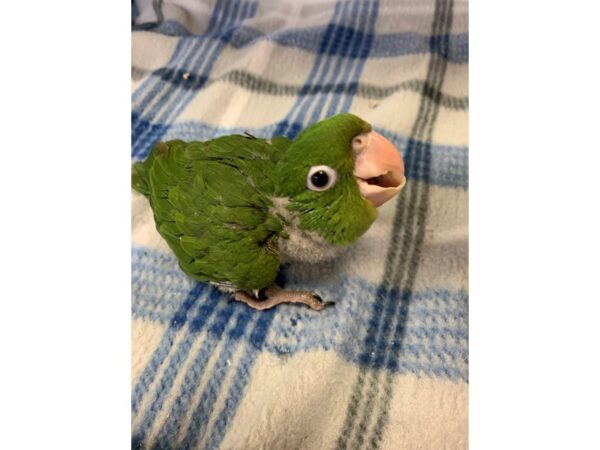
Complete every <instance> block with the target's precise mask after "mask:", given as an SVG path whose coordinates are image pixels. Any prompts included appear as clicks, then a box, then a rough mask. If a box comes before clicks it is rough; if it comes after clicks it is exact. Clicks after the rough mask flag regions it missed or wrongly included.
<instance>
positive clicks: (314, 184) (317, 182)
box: [306, 166, 337, 192]
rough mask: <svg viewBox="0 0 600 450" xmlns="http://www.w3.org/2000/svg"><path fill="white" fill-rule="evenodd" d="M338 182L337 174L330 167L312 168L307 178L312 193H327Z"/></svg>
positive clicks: (307, 184)
mask: <svg viewBox="0 0 600 450" xmlns="http://www.w3.org/2000/svg"><path fill="white" fill-rule="evenodd" d="M336 181H337V172H336V171H335V169H332V168H331V167H329V166H312V167H311V168H310V170H309V171H308V176H307V177H306V186H307V187H308V188H309V189H310V190H311V191H318V192H321V191H326V190H327V189H330V188H332V187H333V186H334V185H335V182H336Z"/></svg>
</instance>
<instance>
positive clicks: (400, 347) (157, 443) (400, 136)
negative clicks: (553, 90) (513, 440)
mask: <svg viewBox="0 0 600 450" xmlns="http://www.w3.org/2000/svg"><path fill="white" fill-rule="evenodd" d="M467 9H468V8H467V4H466V3H465V2H459V1H456V0H454V1H453V0H400V1H399V0H364V1H356V0H345V1H333V0H307V1H299V0H287V1H280V0H277V1H276V0H261V1H251V0H223V1H214V0H210V1H208V0H202V1H200V0H194V1H192V0H168V1H167V0H163V1H161V0H158V1H157V0H135V2H134V3H133V4H132V11H133V19H132V20H133V27H132V28H133V31H132V64H133V66H132V162H134V161H138V160H141V159H143V158H144V157H145V156H146V155H147V154H148V152H149V150H150V149H151V147H152V146H153V144H154V143H156V142H157V141H159V140H169V139H176V138H177V139H184V140H208V139H211V138H214V137H217V136H221V135H226V134H232V133H244V132H249V133H251V134H253V135H255V136H258V137H264V138H268V137H271V136H273V135H284V136H288V137H291V138H293V137H294V136H295V135H296V134H297V133H298V132H299V130H301V129H303V128H305V127H306V126H307V125H309V124H311V123H314V122H316V121H318V120H320V119H322V118H324V117H327V116H331V115H333V114H336V113H339V112H342V111H349V112H352V113H354V114H356V115H358V116H360V117H363V118H364V119H365V120H367V121H368V122H370V123H371V124H373V126H374V128H375V129H376V130H377V131H379V132H380V133H381V134H383V135H384V136H386V137H387V138H388V139H390V140H391V141H392V142H393V143H394V144H395V145H396V146H397V147H398V149H400V151H401V152H402V154H403V157H404V161H405V165H406V175H407V179H408V183H407V186H406V188H405V189H404V191H403V192H402V193H401V194H400V195H399V196H397V198H396V199H395V200H393V201H391V202H388V203H387V204H386V205H384V206H383V207H381V208H380V211H379V217H378V219H377V221H376V222H375V224H374V225H373V226H372V228H371V229H370V230H369V231H368V232H367V233H366V234H365V235H364V237H363V238H361V239H360V241H359V242H358V243H357V244H356V245H354V246H353V247H352V249H351V250H349V251H348V252H347V253H345V254H344V256H343V258H341V259H339V260H336V261H335V262H332V263H325V264H319V265H311V264H288V265H285V267H283V269H282V273H281V277H280V282H281V283H282V284H284V285H285V287H287V288H291V289H309V290H314V291H315V292H318V293H319V294H320V295H321V296H322V297H323V298H324V299H326V300H330V301H335V302H336V304H335V306H334V307H331V308H328V309H326V310H324V311H322V312H317V311H312V310H310V309H308V308H306V307H304V306H299V305H282V306H279V307H277V308H275V309H273V310H268V311H263V312H259V311H254V310H252V309H250V308H248V307H247V306H246V305H244V304H241V303H238V302H234V301H231V300H230V299H229V298H228V296H227V295H226V294H223V293H221V292H219V291H217V290H216V289H214V288H212V287H209V286H207V285H205V284H202V283H197V282H195V281H193V280H192V279H190V278H189V277H187V276H186V275H185V274H184V273H183V272H182V271H181V270H180V269H179V268H178V265H177V261H176V259H175V257H174V256H173V254H172V253H171V252H170V250H169V249H168V247H167V246H166V244H165V243H164V241H163V240H162V238H161V237H160V236H159V235H158V233H157V232H156V229H155V227H154V221H153V217H152V212H151V210H150V207H149V204H148V202H147V200H146V199H145V198H144V197H143V196H141V195H138V194H137V193H135V192H133V193H132V219H133V220H132V244H133V245H132V263H133V265H132V344H133V346H132V380H131V383H132V400H131V410H132V447H134V448H153V449H163V448H177V449H216V448H221V449H331V450H333V449H336V450H342V449H378V448H379V449H464V448H466V447H467V404H468V402H467V399H468V285H467V281H468V280H467V266H468V220H467V217H468V214H467V213H468V194H467V193H468V151H467V124H468V10H467Z"/></svg>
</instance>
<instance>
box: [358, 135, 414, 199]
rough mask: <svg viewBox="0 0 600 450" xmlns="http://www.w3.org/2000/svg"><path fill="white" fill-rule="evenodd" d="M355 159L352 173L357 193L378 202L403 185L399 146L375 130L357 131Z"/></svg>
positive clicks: (395, 192)
mask: <svg viewBox="0 0 600 450" xmlns="http://www.w3.org/2000/svg"><path fill="white" fill-rule="evenodd" d="M352 148H353V149H354V152H355V155H356V160H355V163H354V176H355V177H356V182H357V183H358V187H359V189H360V193H361V194H362V196H363V197H365V198H366V199H367V200H370V201H371V202H372V203H373V204H374V205H375V206H381V205H383V204H384V203H385V202H387V201H388V200H389V199H391V198H392V197H394V196H395V195H396V194H397V193H398V192H400V191H401V190H402V188H403V187H404V186H405V185H406V177H405V176H404V162H402V156H401V155H400V152H399V151H398V149H397V148H396V147H395V146H394V144H392V143H391V142H390V141H388V140H387V139H386V138H384V137H383V136H382V135H381V134H379V133H377V132H376V131H371V132H370V133H364V134H359V135H358V136H356V137H355V138H354V139H353V140H352Z"/></svg>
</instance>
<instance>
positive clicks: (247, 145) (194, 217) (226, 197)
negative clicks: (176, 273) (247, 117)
mask: <svg viewBox="0 0 600 450" xmlns="http://www.w3.org/2000/svg"><path fill="white" fill-rule="evenodd" d="M269 147H270V146H269V145H268V144H266V143H265V142H264V141H262V140H258V139H251V138H248V137H244V136H227V137H224V138H219V139H215V140H213V141H209V142H204V143H203V142H190V143H185V142H182V141H170V142H166V143H161V144H158V145H157V146H156V147H155V149H153V151H152V154H151V155H150V158H149V160H148V164H149V165H150V166H149V168H148V175H149V180H150V183H149V184H150V196H149V197H150V202H151V204H152V208H153V211H154V218H155V221H156V226H157V229H158V231H159V233H160V234H161V235H162V236H163V238H165V239H166V241H167V242H168V244H169V246H170V247H171V249H173V251H174V253H175V254H176V255H177V258H178V260H179V263H180V265H181V267H182V269H183V270H184V271H185V272H186V273H188V274H189V275H191V276H193V277H194V278H196V279H198V280H201V281H204V282H214V283H223V282H227V283H232V284H233V285H235V286H236V287H238V288H240V289H259V288H262V287H265V286H267V285H269V284H271V283H272V282H273V281H274V279H275V276H276V275H277V272H278V270H279V255H278V252H277V243H276V242H277V237H278V235H279V232H280V231H281V230H282V224H281V222H280V221H279V219H277V218H276V217H275V216H274V215H273V214H271V213H270V212H269V208H270V207H271V203H270V200H269V196H268V194H269V193H270V192H271V191H272V189H273V181H272V179H271V177H270V174H272V173H273V167H272V165H273V163H272V161H271V159H270V157H269V156H270V155H269V152H270V151H272V150H271V149H270V148H269Z"/></svg>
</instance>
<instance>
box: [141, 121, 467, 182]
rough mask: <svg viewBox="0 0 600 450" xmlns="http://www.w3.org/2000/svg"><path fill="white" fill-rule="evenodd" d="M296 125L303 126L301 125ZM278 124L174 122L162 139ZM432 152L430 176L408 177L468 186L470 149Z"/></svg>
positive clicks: (260, 132) (261, 132)
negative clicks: (253, 125)
mask: <svg viewBox="0 0 600 450" xmlns="http://www.w3.org/2000/svg"><path fill="white" fill-rule="evenodd" d="M157 126H158V125H157ZM297 126H298V127H300V124H298V125H297ZM276 127H277V124H271V125H267V126H265V127H261V128H249V127H244V128H242V127H231V128H225V127H216V126H213V125H210V124H207V123H202V122H178V123H174V124H173V125H172V126H171V127H167V126H164V128H165V129H167V128H168V131H165V133H164V136H163V139H164V140H166V141H168V140H170V139H182V140H184V141H193V140H197V141H206V140H209V139H213V138H215V137H218V136H224V135H228V134H244V132H246V131H247V132H248V133H251V134H252V135H254V136H256V137H263V138H269V137H271V136H273V135H274V134H275V129H276ZM375 129H376V130H377V131H378V132H380V133H381V134H383V135H384V136H386V137H387V138H388V139H390V140H391V141H392V142H393V143H394V144H395V145H396V146H397V147H398V149H400V151H401V152H402V153H404V152H405V149H406V148H407V147H408V145H409V142H408V138H406V137H404V136H401V135H399V134H397V133H394V132H392V131H388V130H385V129H383V128H379V127H375ZM431 153H432V157H431V162H430V164H431V168H430V173H429V174H428V175H427V177H426V178H427V179H425V178H424V177H423V176H419V175H422V171H417V172H415V173H411V172H410V171H407V177H408V178H410V179H413V180H414V179H419V180H423V181H428V182H429V183H431V184H432V185H435V186H446V187H453V188H458V189H467V187H468V183H469V176H468V170H469V167H468V164H469V153H468V148H467V147H457V146H448V145H433V146H432V149H431ZM145 157H146V154H145V153H144V154H141V155H137V156H134V161H137V160H140V159H144V158H145ZM407 169H408V168H407Z"/></svg>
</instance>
